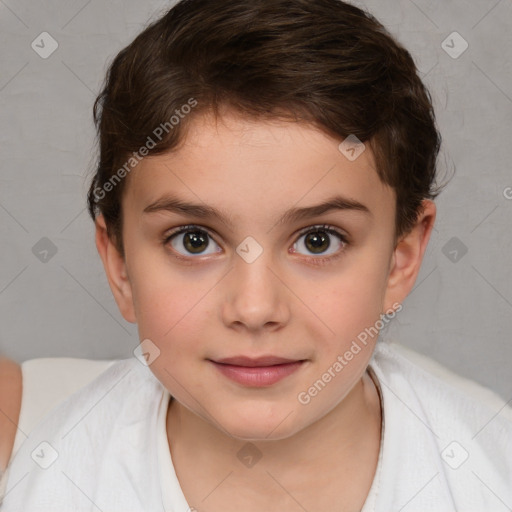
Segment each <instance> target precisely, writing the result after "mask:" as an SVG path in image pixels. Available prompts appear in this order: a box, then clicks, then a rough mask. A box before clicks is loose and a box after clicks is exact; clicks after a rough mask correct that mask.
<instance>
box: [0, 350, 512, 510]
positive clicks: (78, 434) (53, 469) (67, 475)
mask: <svg viewBox="0 0 512 512" xmlns="http://www.w3.org/2000/svg"><path fill="white" fill-rule="evenodd" d="M432 368H433V371H432V372H430V371H426V370H424V369H423V368H422V367H420V366H418V365H416V364H415V363H413V362H412V361H411V360H410V359H409V358H407V357H405V356H404V355H403V351H402V350H401V349H400V350H398V348H397V347H396V346H394V345H390V344H387V343H385V342H379V343H378V344H377V347H376V349H375V351H374V354H373V356H372V359H371V361H370V365H369V371H370V374H371V375H372V377H373V378H374V380H375V381H376V382H377V384H378V388H379V390H380V393H381V401H382V406H383V428H382V442H381V450H380V456H379V462H378V466H377V471H376V474H375V477H374V481H373V484H372V487H371V491H370V493H369V495H368V497H367V499H366V502H365V505H364V507H363V509H362V512H395V511H399V510H400V511H403V512H430V511H431V512H448V511H459V512H484V511H485V512H501V511H507V510H510V507H511V506H512V409H510V407H508V406H507V405H506V404H505V401H504V400H501V399H500V398H499V397H497V396H496V395H494V394H492V393H490V392H489V391H487V390H485V388H482V387H480V386H478V385H476V384H473V383H470V381H466V380H465V379H461V378H459V377H456V376H454V374H450V373H449V372H447V371H446V370H444V372H445V373H444V376H448V375H450V378H449V379H448V380H447V379H446V378H441V377H440V375H443V371H438V372H437V374H436V371H435V370H436V367H435V365H433V366H432ZM372 371H373V374H372ZM468 382H469V383H470V384H471V385H470V386H469V388H468V386H466V385H465V386H463V387H465V389H472V390H474V393H473V394H475V395H477V394H478V395H479V396H480V397H483V396H485V398H486V400H485V402H486V403H485V404H484V403H482V402H480V401H478V400H476V399H475V398H474V397H472V396H470V395H469V394H467V393H466V392H464V391H461V390H460V389H459V387H460V386H457V385H456V384H457V383H463V384H467V383H468ZM454 383H455V384H454ZM169 399H170V395H169V392H168V391H167V390H166V389H165V388H164V387H163V385H162V384H161V383H160V382H159V381H158V380H157V379H156V377H155V376H154V375H153V373H152V372H151V371H150V369H149V368H147V367H145V366H144V365H143V364H141V363H140V362H139V361H138V360H137V359H135V358H131V359H124V360H121V361H119V362H117V363H115V364H113V365H112V366H110V367H109V368H108V369H107V370H105V371H104V372H103V373H102V374H101V375H100V376H99V377H98V378H96V379H94V380H93V381H92V382H91V383H89V384H88V385H86V386H85V387H83V388H81V389H80V390H78V391H77V392H76V393H74V394H73V395H72V396H71V397H69V398H68V399H67V400H65V401H64V402H63V403H61V404H60V405H58V406H57V407H56V408H54V409H53V410H52V411H51V412H50V413H49V414H47V415H46V416H45V418H44V419H43V421H41V422H40V423H39V424H38V425H37V426H36V427H35V428H34V430H33V431H32V432H31V433H30V435H29V437H28V438H27V439H26V440H25V441H24V442H23V444H22V445H21V446H20V448H19V450H18V451H17V452H16V454H15V456H14V458H13V460H12V461H11V465H10V468H9V473H8V479H7V485H6V490H5V493H6V494H5V497H4V501H3V506H2V512H4V511H5V512H21V511H23V512H50V511H51V512H61V511H62V512H70V511H75V510H76V511H91V512H92V511H97V510H102V511H104V512H107V511H108V512H117V511H119V512H121V511H123V512H131V511H133V512H135V511H137V512H140V511H151V512H152V511H159V512H171V511H172V512H189V511H190V510H191V507H192V506H193V505H194V504H190V505H189V504H188V503H187V501H186V499H185V497H184V495H183V492H182V490H181V487H180V484H179V481H178V479H177V477H176V473H175V470H174V466H173V464H172V458H171V453H170V450H169V445H168V442H167V434H166V425H165V420H166V413H167V407H168V404H169ZM155 434H156V435H155ZM199 509H200V507H199ZM192 510H193V509H192Z"/></svg>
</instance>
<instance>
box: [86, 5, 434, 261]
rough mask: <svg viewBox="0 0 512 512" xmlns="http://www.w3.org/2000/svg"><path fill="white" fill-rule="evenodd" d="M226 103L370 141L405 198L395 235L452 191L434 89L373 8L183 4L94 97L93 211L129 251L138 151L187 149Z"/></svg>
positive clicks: (122, 59)
mask: <svg viewBox="0 0 512 512" xmlns="http://www.w3.org/2000/svg"><path fill="white" fill-rule="evenodd" d="M223 109H231V110H234V111H236V112H238V113H240V114H241V115H242V116H248V117H251V118H255V119H280V120H286V121H291V122H304V123H308V124H310V125H313V126H314V127H316V128H318V129H320V130H322V131H323V132H324V133H326V134H328V135H330V136H332V137H335V138H337V139H343V140H344V139H345V138H346V137H348V136H349V135H355V136H356V137H357V138H358V139H359V140H360V141H361V142H363V143H366V142H368V144H369V145H370V147H371V149H372V151H373V154H374V156H375V163H376V171H377V173H378V175H379V178H380V180H381V181H382V182H383V183H385V184H387V185H389V186H390V187H392V188H393V189H394V191H395V194H396V218H395V243H396V241H397V240H398V239H399V238H400V237H401V236H402V235H404V234H407V233H408V232H409V231H410V229H411V228H412V227H413V225H414V223H415V221H416V220H417V218H418V215H419V213H420V211H421V202H422V200H423V199H425V198H428V199H434V198H435V197H436V196H437V195H438V194H439V192H440V190H441V187H436V166H437V162H436V161H437V156H438V153H439V149H440V145H441V136H440V133H439V132H438V130H437V128H436V120H435V114H434V109H433V106H432V99H431V96H430V93H429V91H428V90H427V88H426V87H425V85H424V84H423V82H422V80H421V79H420V78H419V76H418V72H417V69H416V66H415V63H414V61H413V58H412V57H411V55H410V53H409V52H408V51H407V50H406V49H405V48H404V47H403V46H402V45H401V44H400V43H398V42H397V41H396V40H395V39H394V38H393V37H392V36H391V35H390V33H389V32H388V31H387V30H386V29H385V28H384V26H383V25H382V24H381V23H379V21H377V20H376V19H375V17H373V16H372V15H371V14H370V13H368V12H366V11H364V10H362V9H360V8H358V7H356V6H354V5H350V4H348V3H345V2H342V1H340V0H182V1H181V2H179V3H177V4H176V5H175V6H174V7H172V8H171V9H170V10H168V11H167V12H166V13H165V14H164V15H163V16H161V17H160V18H159V19H157V20H156V21H153V22H152V23H150V24H149V25H148V26H147V27H146V28H145V29H144V30H143V31H142V32H141V33H140V34H139V35H138V36H137V37H136V38H135V39H134V40H133V42H132V43H131V44H129V45H128V46H127V47H125V48H124V49H122V50H121V51H120V52H119V53H118V54H117V56H116V57H115V58H114V60H113V61H112V63H111V64H110V66H109V69H108V71H107V74H106V77H105V82H104V84H103V88H102V91H101V92H100V94H99V95H98V97H97V98H96V101H95V103H94V109H93V110H94V122H95V126H96V129H97V140H98V146H99V158H98V163H97V167H96V169H95V174H94V176H93V178H92V182H91V184H90V188H89V192H88V209H89V213H90V215H91V217H92V218H93V219H95V218H96V215H97V214H98V212H101V213H102V214H103V216H104V218H105V223H106V225H107V231H108V234H109V237H110V238H111V240H113V241H114V243H115V245H116V248H117V249H118V250H119V252H120V253H121V255H122V256H123V257H124V250H123V240H122V211H121V198H122V193H123V190H124V188H125V185H126V179H120V177H124V176H125V175H127V173H128V172H129V171H130V167H133V166H134V165H136V163H137V162H135V163H133V162H134V160H136V159H135V156H134V155H135V154H137V156H138V158H141V157H140V155H141V154H142V155H145V154H147V155H157V154H161V153H164V152H167V151H171V150H173V149H177V147H178V146H179V144H180V142H182V141H183V140H184V138H185V137H186V133H187V127H188V126H189V125H190V123H191V122H192V121H193V120H194V118H195V117H196V116H198V115H200V114H204V113H213V114H214V115H215V116H216V117H217V116H219V115H222V114H221V111H222V110H223ZM157 135H158V136H157ZM150 141H151V142H150ZM340 142H341V140H340ZM127 162H130V167H127ZM123 169H124V171H123ZM116 173H117V176H116ZM107 191H108V192H107Z"/></svg>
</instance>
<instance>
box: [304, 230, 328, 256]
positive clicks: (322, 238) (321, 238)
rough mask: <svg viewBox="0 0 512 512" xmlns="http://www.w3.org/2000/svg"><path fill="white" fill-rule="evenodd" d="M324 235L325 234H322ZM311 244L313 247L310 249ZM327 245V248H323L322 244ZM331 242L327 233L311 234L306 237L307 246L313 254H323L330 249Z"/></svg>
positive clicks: (317, 232)
mask: <svg viewBox="0 0 512 512" xmlns="http://www.w3.org/2000/svg"><path fill="white" fill-rule="evenodd" d="M321 233H323V234H321ZM310 243H311V245H312V247H309V244H310ZM325 243H327V246H326V247H324V248H322V244H325ZM329 245H330V241H329V237H328V236H326V234H325V232H323V231H315V232H312V233H309V234H308V235H307V236H306V246H308V249H309V250H310V251H311V252H314V253H321V252H323V251H325V250H326V249H328V248H329Z"/></svg>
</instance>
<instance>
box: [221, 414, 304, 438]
mask: <svg viewBox="0 0 512 512" xmlns="http://www.w3.org/2000/svg"><path fill="white" fill-rule="evenodd" d="M290 412H291V411H288V413H286V414H283V412H279V413H278V414H276V413H268V412H267V414H266V415H265V414H264V413H263V412H262V411H261V410H258V408H257V407H253V408H252V410H251V411H250V412H247V413H246V414H243V413H242V414H241V415H234V416H230V417H229V418H225V420H224V421H223V422H221V424H222V425H223V426H224V427H225V429H226V431H227V432H228V433H229V435H231V436H232V437H234V438H236V439H239V440H241V441H247V442H260V441H278V440H281V439H286V438H288V437H291V436H293V435H294V434H296V433H297V432H298V431H300V430H301V428H302V427H301V426H300V425H299V424H298V423H297V415H296V414H295V413H294V412H292V413H291V414H289V413H290Z"/></svg>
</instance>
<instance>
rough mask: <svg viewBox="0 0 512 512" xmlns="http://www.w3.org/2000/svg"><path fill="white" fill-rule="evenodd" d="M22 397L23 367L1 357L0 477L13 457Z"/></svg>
mask: <svg viewBox="0 0 512 512" xmlns="http://www.w3.org/2000/svg"><path fill="white" fill-rule="evenodd" d="M21 395H22V374H21V366H20V365H19V364H18V363H17V362H16V361H13V360H12V359H8V358H7V357H2V356H0V432H1V435H0V475H1V474H2V473H3V472H4V471H5V470H6V468H7V465H8V463H9V460H10V458H11V455H12V449H13V445H14V439H15V437H16V429H17V425H18V421H19V417H20V409H21Z"/></svg>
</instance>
